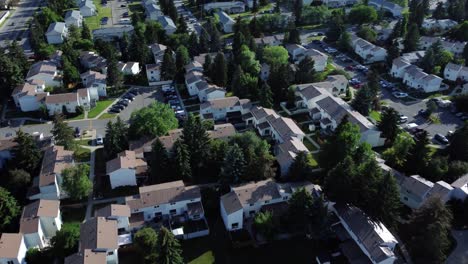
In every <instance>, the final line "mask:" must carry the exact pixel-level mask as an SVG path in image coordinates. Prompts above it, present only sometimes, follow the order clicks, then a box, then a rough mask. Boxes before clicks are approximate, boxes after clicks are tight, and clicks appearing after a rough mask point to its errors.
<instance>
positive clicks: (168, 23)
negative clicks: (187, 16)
mask: <svg viewBox="0 0 468 264" xmlns="http://www.w3.org/2000/svg"><path fill="white" fill-rule="evenodd" d="M158 22H159V23H160V24H161V25H162V27H163V29H164V31H166V34H167V35H172V34H174V33H175V31H176V30H177V26H176V25H175V23H174V21H172V19H171V18H170V17H168V16H160V17H159V18H158Z"/></svg>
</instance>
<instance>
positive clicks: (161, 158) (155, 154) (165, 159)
mask: <svg viewBox="0 0 468 264" xmlns="http://www.w3.org/2000/svg"><path fill="white" fill-rule="evenodd" d="M169 162H170V159H169V153H168V152H167V150H166V148H165V147H164V145H163V144H162V142H161V140H159V138H157V139H156V140H155V141H154V142H153V144H152V146H151V158H150V175H149V178H148V183H149V184H157V183H163V182H168V181H170V178H169V169H170V167H169Z"/></svg>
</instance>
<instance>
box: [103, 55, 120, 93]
mask: <svg viewBox="0 0 468 264" xmlns="http://www.w3.org/2000/svg"><path fill="white" fill-rule="evenodd" d="M117 67H118V61H117V58H115V56H112V57H111V58H110V59H109V63H108V64H107V77H106V81H107V85H109V86H111V87H113V88H115V89H119V88H120V87H122V85H123V74H122V72H121V71H120V70H119V69H118V68H117Z"/></svg>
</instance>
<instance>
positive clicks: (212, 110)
mask: <svg viewBox="0 0 468 264" xmlns="http://www.w3.org/2000/svg"><path fill="white" fill-rule="evenodd" d="M249 109H250V100H249V99H239V98H238V97H235V96H232V97H226V98H220V99H212V100H208V101H206V102H204V103H202V104H201V105H200V115H201V117H202V118H204V119H213V120H215V121H220V120H229V119H231V120H235V119H240V118H241V117H242V115H243V114H245V113H247V112H248V111H249Z"/></svg>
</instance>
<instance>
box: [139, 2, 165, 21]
mask: <svg viewBox="0 0 468 264" xmlns="http://www.w3.org/2000/svg"><path fill="white" fill-rule="evenodd" d="M142 4H143V7H144V8H145V15H146V19H148V20H153V21H155V20H158V17H160V16H162V15H164V14H163V12H162V11H161V8H160V7H159V5H158V4H157V3H156V1H155V0H145V1H143V3H142Z"/></svg>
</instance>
